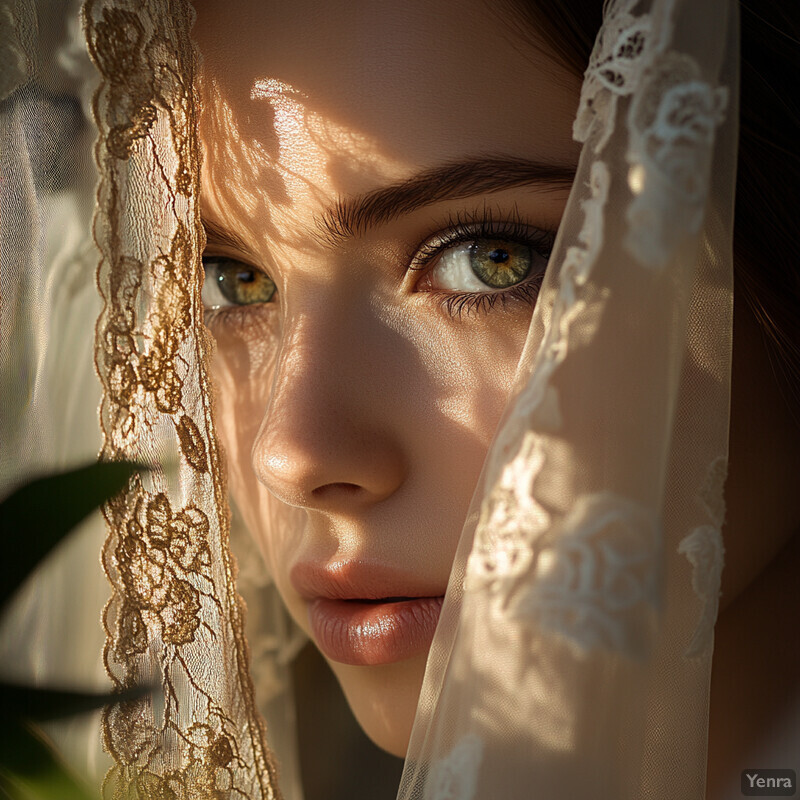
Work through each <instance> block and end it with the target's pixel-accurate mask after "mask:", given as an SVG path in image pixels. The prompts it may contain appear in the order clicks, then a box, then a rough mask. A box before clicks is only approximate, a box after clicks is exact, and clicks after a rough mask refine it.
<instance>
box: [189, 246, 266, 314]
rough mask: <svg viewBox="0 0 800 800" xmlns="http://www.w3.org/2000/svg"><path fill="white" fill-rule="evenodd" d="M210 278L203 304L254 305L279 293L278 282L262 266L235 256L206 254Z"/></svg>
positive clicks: (204, 287)
mask: <svg viewBox="0 0 800 800" xmlns="http://www.w3.org/2000/svg"><path fill="white" fill-rule="evenodd" d="M203 267H204V268H205V271H206V280H205V283H204V285H203V304H204V305H205V306H206V308H220V307H223V306H250V305H256V304H258V303H270V302H272V299H273V297H274V296H275V283H274V282H273V280H272V279H271V278H270V277H269V276H268V275H267V274H266V273H265V272H262V271H261V270H260V269H256V268H255V267H252V266H250V265H249V264H245V263H244V262H243V261H238V260H237V259H235V258H224V257H219V256H206V257H204V258H203Z"/></svg>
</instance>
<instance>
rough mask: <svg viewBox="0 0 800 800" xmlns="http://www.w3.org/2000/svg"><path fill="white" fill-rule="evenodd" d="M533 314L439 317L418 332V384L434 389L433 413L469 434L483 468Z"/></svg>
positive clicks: (513, 312)
mask: <svg viewBox="0 0 800 800" xmlns="http://www.w3.org/2000/svg"><path fill="white" fill-rule="evenodd" d="M530 313H531V312H530V308H527V307H522V306H520V307H518V308H515V309H513V310H509V311H505V310H499V309H498V310H495V311H493V312H490V313H488V314H486V313H479V312H472V313H471V314H470V315H466V314H465V315H464V316H462V318H456V319H450V318H449V317H446V316H444V315H436V316H432V318H428V319H426V320H425V324H424V325H423V326H419V327H420V328H421V330H415V331H414V332H413V336H414V340H415V348H416V350H417V352H418V353H419V363H420V364H421V366H422V369H421V370H420V374H419V376H418V379H419V380H421V381H423V382H424V383H425V384H427V387H429V388H428V391H430V387H434V388H433V393H432V396H433V398H434V404H433V407H432V408H431V409H430V410H429V411H428V412H427V413H430V414H433V415H435V416H437V417H439V418H440V420H441V422H444V423H449V425H450V426H451V427H455V428H457V429H460V430H461V431H462V432H463V433H465V434H468V438H467V439H465V442H469V443H470V444H471V448H470V449H473V450H475V452H476V453H477V454H478V455H479V458H480V461H481V463H482V461H483V456H484V455H485V452H486V449H487V448H488V445H489V443H490V442H491V439H492V437H493V435H494V432H495V429H496V427H497V423H498V421H499V419H500V417H501V416H502V413H503V410H504V408H505V404H506V400H507V398H508V395H509V392H510V391H511V387H512V384H513V380H514V375H515V373H516V368H517V363H518V361H519V356H520V353H521V352H522V347H523V345H524V343H525V337H526V335H527V331H528V327H529V324H530ZM425 411H426V410H424V409H423V412H425ZM451 459H452V460H455V457H454V455H453V454H451Z"/></svg>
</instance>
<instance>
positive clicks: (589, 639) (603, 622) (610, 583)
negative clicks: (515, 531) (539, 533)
mask: <svg viewBox="0 0 800 800" xmlns="http://www.w3.org/2000/svg"><path fill="white" fill-rule="evenodd" d="M659 539H660V536H659V531H658V526H657V524H656V520H655V518H654V516H653V514H652V513H650V512H648V511H647V509H645V508H643V507H641V506H638V505H636V504H635V503H632V502H631V501H629V500H626V499H625V498H623V497H619V496H616V495H613V494H611V493H610V492H606V493H602V494H597V495H592V496H585V497H581V498H580V499H579V500H578V502H577V503H576V504H575V506H574V508H573V509H572V510H571V512H570V514H569V515H568V516H567V517H566V518H565V519H564V521H563V523H562V526H561V530H558V529H555V530H553V531H551V532H550V533H549V534H548V536H547V540H546V541H545V540H543V541H542V542H541V543H540V546H539V547H538V548H537V552H536V556H535V564H534V576H533V580H529V581H527V582H526V583H525V584H524V585H522V586H521V587H520V589H519V591H517V592H516V593H515V594H514V596H513V598H512V600H511V602H510V606H509V615H510V616H511V617H512V618H522V619H528V620H531V619H532V620H535V621H536V622H537V623H538V624H539V625H540V626H541V627H542V628H543V629H545V630H548V631H551V632H553V633H558V634H560V635H561V636H563V637H564V638H565V639H566V640H567V641H569V642H570V643H571V644H573V645H574V646H575V647H576V648H577V649H578V650H579V651H584V652H585V651H588V650H591V649H593V648H596V647H603V648H606V649H610V650H615V651H617V652H620V653H626V654H629V655H634V656H641V655H643V654H644V653H645V652H646V648H647V642H648V630H649V626H650V625H651V623H652V619H651V615H650V611H651V610H652V609H654V608H655V607H656V605H657V602H658V594H657V582H656V564H657V558H656V556H657V553H658V546H659Z"/></svg>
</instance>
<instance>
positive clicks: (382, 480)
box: [253, 314, 406, 514]
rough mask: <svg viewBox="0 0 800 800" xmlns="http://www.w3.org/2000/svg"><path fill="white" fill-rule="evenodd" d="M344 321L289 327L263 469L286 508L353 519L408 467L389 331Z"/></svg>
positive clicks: (259, 443) (306, 321) (261, 475)
mask: <svg viewBox="0 0 800 800" xmlns="http://www.w3.org/2000/svg"><path fill="white" fill-rule="evenodd" d="M343 316H344V315H342V314H338V315H336V314H334V315H327V319H325V318H324V317H321V316H320V315H319V314H318V315H316V316H315V317H312V316H310V315H307V316H302V317H301V318H300V320H299V321H296V322H294V323H291V322H290V321H289V320H287V321H286V324H285V325H284V337H283V342H282V346H281V350H280V353H279V356H278V361H277V364H276V367H275V374H274V377H273V382H272V392H271V396H270V398H269V400H268V404H267V408H266V412H265V414H264V419H263V420H262V423H261V428H260V430H259V433H258V436H257V438H256V441H255V443H254V446H253V466H254V469H255V472H256V475H257V477H258V479H259V480H260V481H261V483H263V484H264V485H265V486H266V487H267V489H269V491H270V492H271V493H272V494H273V495H274V496H275V497H277V498H278V499H279V500H281V501H282V502H284V503H286V504H288V505H292V506H298V507H303V508H307V509H317V510H320V511H328V512H334V513H344V514H346V513H353V512H356V511H358V510H360V509H361V510H363V509H364V508H365V507H366V506H369V505H372V504H375V503H378V502H380V501H382V500H385V499H386V498H388V497H390V496H391V495H392V494H394V493H395V492H396V491H397V490H398V489H399V487H400V486H401V485H402V484H403V481H404V479H405V475H406V464H405V458H404V455H403V449H402V445H401V442H400V437H401V433H400V431H398V430H397V428H396V426H395V424H394V423H395V422H396V420H393V419H392V414H391V412H390V406H391V403H389V402H387V398H386V397H385V396H384V395H385V389H386V388H388V387H389V386H390V385H391V376H390V375H389V374H388V369H389V367H390V364H389V363H387V361H386V359H385V358H383V359H381V357H380V352H381V349H382V348H381V346H380V342H379V339H380V331H379V330H377V328H378V327H379V326H377V325H373V326H368V325H366V324H361V325H353V324H347V323H345V322H344V320H343ZM370 327H371V330H368V328H370ZM354 328H358V330H355V329H354ZM383 352H385V350H384V351H383ZM382 362H383V363H382Z"/></svg>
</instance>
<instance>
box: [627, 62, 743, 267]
mask: <svg viewBox="0 0 800 800" xmlns="http://www.w3.org/2000/svg"><path fill="white" fill-rule="evenodd" d="M727 102H728V91H727V89H726V88H725V87H717V88H712V87H711V86H709V85H708V84H707V83H706V82H704V81H702V80H701V72H700V68H699V66H698V65H697V63H696V62H695V61H694V59H692V58H690V57H689V56H686V55H683V54H678V53H667V54H665V55H663V56H660V57H659V58H658V59H657V60H656V62H655V63H654V64H653V65H652V66H651V67H650V68H649V69H648V71H647V72H646V77H645V80H644V85H643V87H642V91H640V92H639V93H637V96H636V97H635V98H634V100H633V102H632V103H631V106H630V111H629V115H628V130H629V136H630V143H629V147H628V156H627V158H628V162H629V163H630V164H631V165H632V167H631V171H630V173H629V185H630V188H631V190H632V191H633V193H634V195H635V197H634V200H633V202H632V203H631V204H630V206H629V208H628V211H627V214H626V217H627V221H628V226H629V227H628V236H627V238H626V242H625V243H626V246H627V249H628V250H629V251H630V252H631V254H632V255H634V256H635V257H636V258H637V260H638V261H639V262H640V263H642V264H644V265H645V266H648V267H659V268H660V267H663V266H665V265H666V264H667V263H668V262H669V261H670V259H671V258H672V256H673V254H674V252H675V251H676V250H677V248H678V247H680V245H681V242H682V241H683V239H684V238H685V236H687V235H691V234H696V233H697V232H698V231H699V230H700V226H701V225H702V223H703V218H704V215H705V204H706V198H707V196H708V180H709V173H710V171H711V155H712V152H713V145H714V134H715V130H716V128H717V126H718V125H719V124H720V123H721V122H722V121H723V119H724V111H725V108H726V106H727ZM679 232H683V234H684V236H679V235H676V234H677V233H679Z"/></svg>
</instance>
